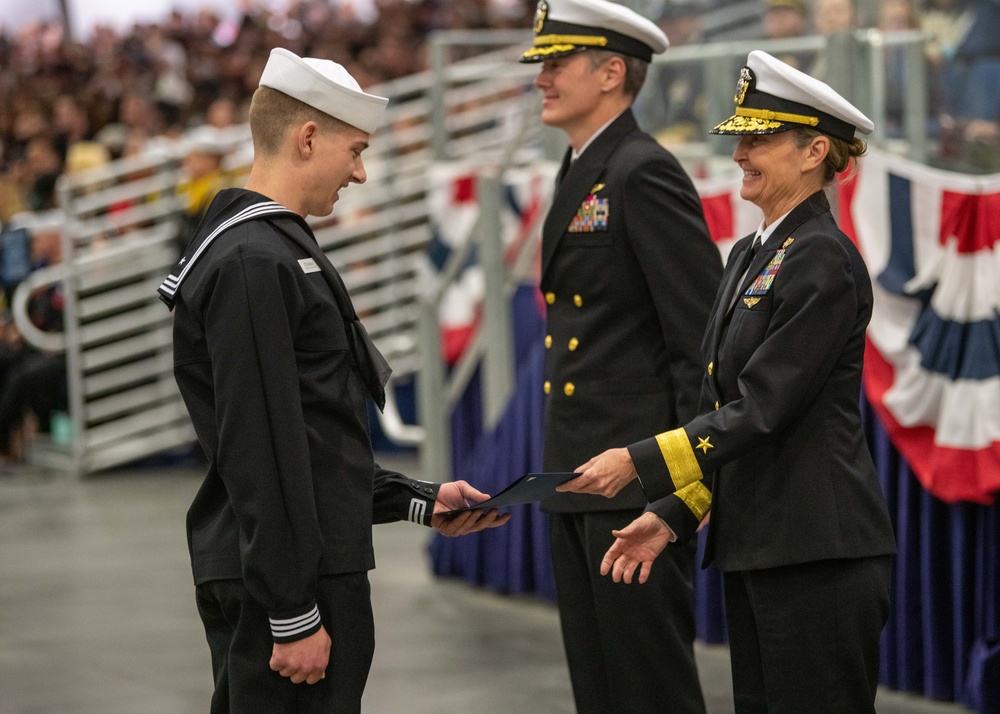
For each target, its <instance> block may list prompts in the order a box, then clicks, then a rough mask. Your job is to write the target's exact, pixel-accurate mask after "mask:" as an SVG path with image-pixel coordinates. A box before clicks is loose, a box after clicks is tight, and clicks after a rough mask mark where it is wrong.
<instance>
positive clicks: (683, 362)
mask: <svg viewBox="0 0 1000 714" xmlns="http://www.w3.org/2000/svg"><path fill="white" fill-rule="evenodd" d="M666 44H667V43H666V38H665V37H664V36H663V35H662V33H660V31H659V30H658V29H657V28H655V25H652V23H649V22H648V21H647V20H645V19H644V18H641V17H640V16H638V15H635V14H634V13H632V11H630V10H628V9H626V8H623V7H621V6H618V5H614V4H612V3H607V2H603V1H598V0H570V1H567V0H563V1H562V2H558V1H553V2H544V0H543V2H540V3H539V5H538V12H537V14H536V23H535V42H534V45H533V47H532V48H531V49H529V50H528V51H527V52H525V55H524V58H525V59H526V60H527V61H542V60H546V59H550V58H556V57H561V56H565V55H568V54H575V53H577V52H582V51H585V50H588V49H594V48H596V49H603V50H609V51H613V52H619V53H621V54H624V55H627V56H632V57H638V58H639V59H643V60H645V61H649V60H650V59H651V57H652V55H653V51H654V49H655V50H656V51H657V52H662V51H663V50H664V49H666ZM571 155H572V152H571V150H567V153H566V156H565V159H564V161H563V165H562V169H561V171H560V173H559V176H558V178H557V188H556V191H555V194H554V197H553V201H552V206H551V208H550V210H549V213H548V216H547V217H546V220H545V223H544V227H543V234H542V267H541V281H540V287H541V290H542V293H543V296H544V299H545V303H546V308H547V335H546V337H545V345H546V348H547V349H546V358H545V383H544V389H545V392H546V394H547V396H546V399H545V418H544V423H545V427H544V455H543V465H544V469H545V470H546V471H571V470H573V469H574V468H575V467H577V466H579V465H580V464H582V463H584V462H585V461H586V460H587V459H588V458H589V457H590V456H591V455H592V454H593V453H594V451H595V449H602V448H606V447H609V446H612V445H620V444H621V443H623V442H626V443H627V442H628V441H631V440H635V439H638V438H640V437H642V436H645V435H647V434H649V433H651V432H652V431H655V430H656V429H657V428H662V425H663V424H681V423H683V422H684V421H686V420H688V419H690V418H692V417H693V416H694V415H695V413H696V410H697V402H698V394H699V389H700V385H701V358H700V349H699V344H700V341H701V337H702V334H703V331H704V327H705V324H706V321H707V319H708V312H709V307H710V305H711V302H712V298H713V297H714V295H715V291H716V288H717V286H718V283H719V279H720V275H721V272H722V264H721V260H720V257H719V252H718V250H717V249H716V247H715V246H714V244H713V243H712V241H711V239H710V237H709V234H708V230H707V227H706V224H705V219H704V215H703V212H702V208H701V203H700V200H699V198H698V195H697V194H696V192H695V190H694V187H693V185H692V183H691V180H690V178H689V177H688V176H687V174H686V173H685V172H684V170H683V169H682V168H681V166H680V165H679V163H678V162H677V160H676V159H675V158H674V157H673V156H672V155H671V154H670V153H669V152H667V151H666V150H665V149H664V148H663V147H661V146H660V145H659V144H658V143H657V142H656V141H655V140H654V139H653V138H652V137H650V136H649V135H648V134H646V133H644V132H643V131H641V130H640V129H639V127H638V125H637V124H636V120H635V118H634V116H633V114H632V111H631V110H630V109H626V110H625V111H624V112H623V113H621V114H620V115H619V116H618V117H617V118H615V119H614V120H613V121H611V122H610V124H608V125H607V126H606V127H605V128H604V129H603V131H601V132H600V133H599V134H598V135H597V136H596V138H593V140H592V142H591V143H590V144H589V145H588V146H587V147H586V148H585V149H584V150H583V152H582V154H580V156H579V158H577V159H576V160H574V161H572V163H571ZM645 504H646V499H645V497H644V495H643V493H642V490H641V489H640V488H639V486H638V484H635V485H633V486H632V487H630V488H626V489H625V490H624V491H623V492H622V493H620V494H619V495H618V496H617V497H616V498H614V499H605V498H602V497H599V496H588V495H577V494H561V495H557V496H555V497H553V498H550V499H547V500H545V501H544V502H543V504H542V507H543V509H544V510H545V511H547V512H549V514H550V520H551V543H552V545H551V549H552V557H553V565H554V572H555V578H556V585H557V592H558V601H559V610H560V619H561V624H562V632H563V638H564V642H565V647H566V654H567V660H568V664H569V668H570V675H571V680H572V683H573V690H574V696H575V699H576V705H577V711H578V712H581V713H585V712H594V713H595V714H597V713H600V714H610V713H612V712H622V713H623V714H624V713H629V714H639V713H642V712H665V711H666V712H676V713H679V714H680V713H695V712H704V703H703V699H702V694H701V690H700V687H699V684H698V677H697V671H696V667H695V662H694V655H693V648H692V642H693V639H694V617H693V611H692V575H693V557H694V545H693V544H692V545H689V546H686V547H679V548H676V549H674V550H673V551H672V552H671V553H670V555H669V558H665V561H668V562H665V563H664V564H663V567H662V568H660V569H659V572H657V573H656V576H655V577H654V578H652V579H651V580H650V582H649V583H647V584H646V586H644V587H642V588H639V587H626V586H622V585H614V584H613V583H610V582H609V581H607V580H606V579H604V578H601V577H600V573H599V565H600V561H601V556H602V555H603V553H604V552H605V551H606V550H607V548H608V546H610V544H611V542H612V541H613V537H612V536H611V530H612V529H614V528H620V527H622V526H624V525H625V524H627V523H628V522H629V521H631V520H632V519H633V518H634V517H636V516H637V515H638V514H640V513H641V512H642V509H643V507H644V506H645ZM650 586H652V587H650Z"/></svg>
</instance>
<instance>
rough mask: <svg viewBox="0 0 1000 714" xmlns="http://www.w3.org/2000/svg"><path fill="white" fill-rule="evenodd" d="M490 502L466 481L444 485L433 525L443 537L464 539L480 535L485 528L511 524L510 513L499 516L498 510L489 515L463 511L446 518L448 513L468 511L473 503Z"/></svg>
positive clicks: (435, 503) (437, 502)
mask: <svg viewBox="0 0 1000 714" xmlns="http://www.w3.org/2000/svg"><path fill="white" fill-rule="evenodd" d="M487 498H489V495H488V494H485V493H481V492H480V491H477V490H476V489H474V488H473V487H472V486H470V485H469V484H468V483H466V482H465V481H449V482H448V483H444V484H441V488H440V489H439V490H438V495H437V501H435V502H434V515H432V516H431V525H432V526H434V528H436V529H437V530H438V532H439V533H441V534H442V535H446V536H461V535H467V534H469V533H475V532H476V531H481V530H483V529H484V528H496V527H497V526H502V525H503V524H504V523H506V522H507V521H509V520H510V514H509V513H500V512H499V511H498V510H497V509H495V508H493V509H491V510H488V511H484V510H478V511H463V512H462V513H456V514H453V515H444V514H445V513H447V512H448V511H454V510H457V509H459V508H466V507H468V506H471V505H472V504H474V503H480V502H482V501H485V500H486V499H487Z"/></svg>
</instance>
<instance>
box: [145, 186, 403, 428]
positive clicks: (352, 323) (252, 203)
mask: <svg viewBox="0 0 1000 714" xmlns="http://www.w3.org/2000/svg"><path fill="white" fill-rule="evenodd" d="M252 220H267V222H268V223H270V224H271V227H272V228H274V229H276V230H278V231H280V232H281V233H282V234H283V235H284V236H285V237H287V238H288V239H289V240H291V241H292V242H293V243H295V244H296V245H298V246H299V247H300V248H302V249H303V250H304V251H305V252H306V253H308V254H309V257H310V258H312V259H313V260H314V261H316V264H317V265H318V266H320V269H321V270H320V272H321V273H322V275H323V278H324V280H326V284H327V285H328V286H329V288H330V290H331V292H333V296H334V299H335V300H336V301H337V307H338V309H339V310H340V314H341V317H342V318H343V320H344V325H345V327H346V328H347V340H348V342H349V343H350V349H351V356H352V357H353V359H354V363H355V365H357V367H358V371H359V372H360V373H361V378H362V379H363V380H364V383H365V386H366V387H367V388H368V393H369V394H371V397H372V399H374V400H375V404H376V405H378V408H379V410H382V409H384V408H385V385H386V382H387V381H388V380H389V375H390V374H391V373H392V369H391V368H390V367H389V363H388V362H386V361H385V358H384V357H383V356H382V353H381V352H379V351H378V348H377V347H375V344H374V343H373V342H372V339H371V337H370V336H369V335H368V331H367V330H366V329H365V326H364V325H362V324H361V320H360V319H359V318H358V314H357V312H355V310H354V304H353V303H352V302H351V297H350V295H349V294H348V292H347V287H346V286H345V285H344V281H343V280H342V279H341V277H340V274H339V273H338V272H337V270H336V269H335V268H334V267H333V264H332V263H331V262H330V259H329V258H327V257H326V254H325V253H324V252H323V251H322V250H320V248H319V245H317V243H316V238H315V237H314V236H313V232H312V229H311V228H310V227H309V224H308V223H306V222H305V219H303V218H302V217H301V216H300V215H298V214H297V213H294V212H293V211H291V210H289V209H288V208H285V207H284V206H282V205H281V204H280V203H276V202H274V201H271V200H269V199H268V198H267V197H265V196H262V195H261V194H259V193H254V192H253V191H247V190H246V189H239V188H230V189H224V190H222V191H220V192H219V193H218V195H217V196H216V197H215V200H213V201H212V204H211V205H210V206H209V207H208V211H207V212H206V214H205V217H204V219H202V222H201V225H199V226H198V230H197V231H196V232H195V237H194V238H193V239H192V240H191V243H190V244H189V245H188V247H187V249H186V250H185V251H184V255H183V256H182V257H181V259H180V262H178V263H177V265H176V266H174V269H173V270H171V271H170V275H168V276H167V277H166V279H165V280H164V281H163V283H161V284H160V287H159V288H157V291H156V292H157V293H159V296H160V300H162V301H163V302H164V303H165V304H166V306H167V307H168V308H169V309H170V310H173V309H174V304H175V302H176V295H177V291H178V290H180V287H181V283H183V282H184V280H185V278H187V277H188V276H189V275H190V274H191V271H192V270H194V268H195V266H196V265H198V263H199V259H200V258H201V257H202V256H203V255H204V254H205V252H206V251H207V250H208V249H209V248H210V247H211V246H212V244H213V243H215V242H216V241H218V240H220V239H223V240H224V238H222V236H223V234H224V233H225V232H226V231H228V230H229V229H230V228H232V227H233V226H237V225H239V224H241V223H244V222H246V221H252Z"/></svg>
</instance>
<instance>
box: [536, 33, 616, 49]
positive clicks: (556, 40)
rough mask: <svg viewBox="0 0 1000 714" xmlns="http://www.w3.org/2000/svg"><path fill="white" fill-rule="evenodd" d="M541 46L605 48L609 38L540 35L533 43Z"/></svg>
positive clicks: (598, 36)
mask: <svg viewBox="0 0 1000 714" xmlns="http://www.w3.org/2000/svg"><path fill="white" fill-rule="evenodd" d="M533 44H534V45H535V47H538V46H539V45H585V46H586V47H604V46H605V45H607V44H608V38H607V37H601V36H600V35H538V36H536V37H535V41H534V43H533Z"/></svg>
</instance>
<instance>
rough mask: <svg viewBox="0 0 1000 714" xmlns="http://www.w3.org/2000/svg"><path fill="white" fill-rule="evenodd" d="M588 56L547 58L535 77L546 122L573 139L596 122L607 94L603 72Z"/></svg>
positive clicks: (580, 54)
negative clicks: (602, 78)
mask: <svg viewBox="0 0 1000 714" xmlns="http://www.w3.org/2000/svg"><path fill="white" fill-rule="evenodd" d="M585 54H586V53H585V52H579V53H577V54H573V55H567V56H565V57H556V58H555V59H547V60H545V61H544V62H543V63H542V71H541V72H539V74H538V77H536V78H535V86H536V87H538V88H539V89H540V90H541V91H542V122H543V123H545V124H547V125H548V126H555V127H558V128H560V129H562V130H563V131H564V132H566V133H567V134H568V135H569V136H570V137H572V136H574V134H577V133H579V132H580V131H581V128H583V127H587V126H588V125H589V124H591V123H592V116H593V114H594V113H595V111H596V110H597V108H598V106H599V105H600V102H601V96H602V93H603V92H602V90H601V83H600V81H599V77H598V76H597V75H598V72H599V71H600V69H599V68H597V69H595V68H594V66H593V63H592V62H591V61H590V58H589V57H586V56H585ZM598 126H600V125H598Z"/></svg>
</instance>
